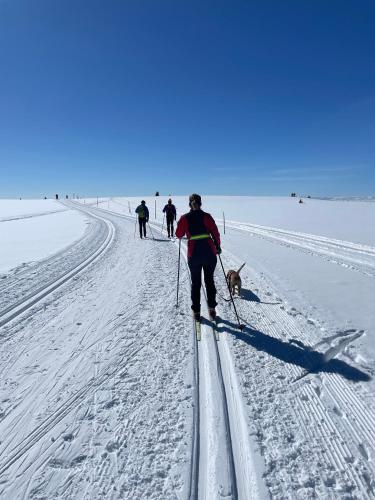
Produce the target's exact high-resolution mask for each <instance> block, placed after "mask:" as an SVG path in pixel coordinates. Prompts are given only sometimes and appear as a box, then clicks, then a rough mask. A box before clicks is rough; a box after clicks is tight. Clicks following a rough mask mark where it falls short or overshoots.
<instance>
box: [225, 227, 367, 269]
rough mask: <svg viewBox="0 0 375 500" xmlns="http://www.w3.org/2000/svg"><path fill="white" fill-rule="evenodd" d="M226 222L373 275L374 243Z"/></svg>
mask: <svg viewBox="0 0 375 500" xmlns="http://www.w3.org/2000/svg"><path fill="white" fill-rule="evenodd" d="M221 223H222V221H221ZM226 226H227V227H228V228H231V229H235V230H238V231H242V232H245V233H249V235H251V236H256V237H259V238H263V239H266V240H268V241H272V242H274V243H278V244H279V245H283V246H286V247H289V248H294V249H296V250H299V251H301V252H304V253H308V254H310V255H316V256H319V257H321V258H323V259H325V260H327V261H329V262H332V263H334V264H338V265H340V266H343V267H346V268H349V269H352V270H355V271H358V272H360V273H361V274H364V275H365V276H371V277H374V276H375V247H373V246H370V245H362V244H359V243H352V242H350V241H342V240H337V239H333V238H327V237H324V236H315V235H312V234H305V233H300V232H296V231H288V230H284V229H278V228H274V227H267V226H259V225H257V224H249V223H242V222H235V221H226Z"/></svg>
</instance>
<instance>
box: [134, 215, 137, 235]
mask: <svg viewBox="0 0 375 500" xmlns="http://www.w3.org/2000/svg"><path fill="white" fill-rule="evenodd" d="M136 231H137V214H135V225H134V239H135V233H136Z"/></svg>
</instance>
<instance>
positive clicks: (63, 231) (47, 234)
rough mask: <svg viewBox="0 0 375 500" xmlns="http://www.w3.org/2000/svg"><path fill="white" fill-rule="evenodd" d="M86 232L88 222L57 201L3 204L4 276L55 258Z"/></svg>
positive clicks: (0, 269)
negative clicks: (23, 266) (51, 257)
mask: <svg viewBox="0 0 375 500" xmlns="http://www.w3.org/2000/svg"><path fill="white" fill-rule="evenodd" d="M84 231H85V218H84V217H82V215H81V214H79V213H78V212H76V211H73V210H69V211H67V209H66V207H64V205H61V204H60V203H58V202H56V201H54V200H0V241H1V245H0V273H4V272H6V271H9V270H10V269H12V268H15V267H18V266H19V265H21V264H23V265H26V264H28V265H30V264H31V263H32V262H33V261H39V260H41V259H43V258H46V257H48V256H50V255H53V254H54V253H56V252H58V251H59V250H61V249H63V248H65V247H66V246H67V245H69V244H70V243H71V242H73V241H75V240H77V239H79V238H80V237H81V236H82V234H83V232H84Z"/></svg>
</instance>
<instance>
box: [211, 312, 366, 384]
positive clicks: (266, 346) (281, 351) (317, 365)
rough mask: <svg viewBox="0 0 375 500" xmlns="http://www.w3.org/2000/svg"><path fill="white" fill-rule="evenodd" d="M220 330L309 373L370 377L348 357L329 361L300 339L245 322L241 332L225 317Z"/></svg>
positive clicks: (358, 377)
mask: <svg viewBox="0 0 375 500" xmlns="http://www.w3.org/2000/svg"><path fill="white" fill-rule="evenodd" d="M220 325H221V326H220ZM218 331H219V332H227V333H229V334H231V335H233V336H234V337H236V338H238V339H241V340H242V341H243V342H245V343H246V344H248V345H249V346H251V347H252V348H254V349H257V351H262V352H266V353H267V354H270V355H271V356H273V357H274V358H277V359H280V360H281V361H284V362H285V363H290V364H293V365H297V366H300V367H301V368H303V369H304V370H306V372H308V373H319V372H326V373H337V374H339V375H342V376H343V377H345V378H346V379H348V380H352V381H353V382H368V381H369V380H371V377H370V376H369V375H368V374H367V373H365V372H363V371H361V370H359V369H358V368H355V367H353V366H351V365H349V364H347V363H345V361H341V360H339V359H331V360H330V361H328V362H327V361H326V360H325V358H324V354H323V353H321V352H318V351H314V350H312V349H311V348H309V347H307V346H305V345H304V344H303V343H302V342H300V341H298V342H293V343H290V342H284V341H282V340H280V339H276V338H274V337H270V336H269V335H265V334H264V333H263V332H261V331H259V330H255V329H253V328H251V327H250V326H245V328H244V329H243V330H242V332H241V331H239V330H238V328H237V325H235V324H234V323H231V322H230V321H227V320H225V319H222V318H218ZM302 375H303V374H302ZM296 380H298V378H297V379H296Z"/></svg>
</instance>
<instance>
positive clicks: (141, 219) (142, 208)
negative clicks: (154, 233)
mask: <svg viewBox="0 0 375 500" xmlns="http://www.w3.org/2000/svg"><path fill="white" fill-rule="evenodd" d="M135 213H136V214H138V223H139V236H140V237H141V238H142V230H143V236H144V237H145V238H146V222H148V218H149V212H148V208H147V207H146V202H145V200H142V201H141V204H140V205H138V207H137V208H136V209H135Z"/></svg>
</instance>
